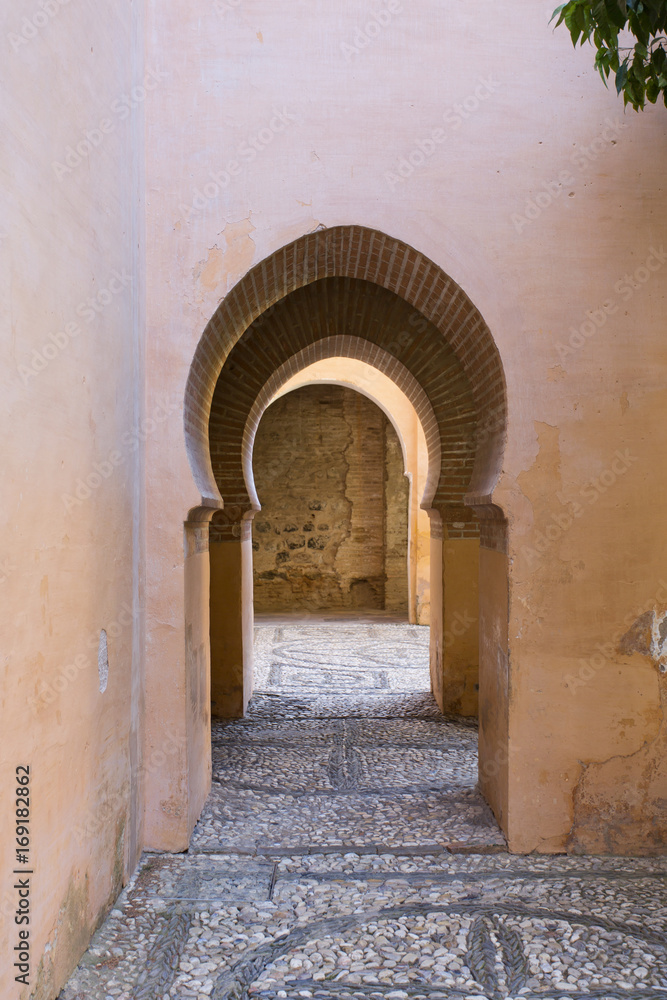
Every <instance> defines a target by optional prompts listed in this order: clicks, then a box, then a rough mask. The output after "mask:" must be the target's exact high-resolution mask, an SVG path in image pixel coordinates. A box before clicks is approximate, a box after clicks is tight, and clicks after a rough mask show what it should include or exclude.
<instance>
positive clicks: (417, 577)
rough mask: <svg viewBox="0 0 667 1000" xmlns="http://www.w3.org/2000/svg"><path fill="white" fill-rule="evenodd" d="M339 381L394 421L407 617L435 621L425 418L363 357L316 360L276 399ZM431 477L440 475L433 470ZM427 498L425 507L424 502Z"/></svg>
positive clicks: (434, 458) (436, 458)
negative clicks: (404, 523)
mask: <svg viewBox="0 0 667 1000" xmlns="http://www.w3.org/2000/svg"><path fill="white" fill-rule="evenodd" d="M314 384H316V385H340V386H348V387H350V388H353V389H354V390H356V391H357V392H358V393H363V394H364V395H366V396H368V398H369V399H371V400H373V402H374V403H376V404H377V406H379V407H380V409H381V410H382V411H383V412H384V413H385V415H386V417H387V418H388V420H389V421H390V422H391V424H392V426H393V427H394V430H395V431H396V435H397V437H398V441H399V443H400V447H401V451H402V455H403V468H404V472H405V476H406V478H407V480H408V483H409V510H408V620H409V622H410V623H411V624H416V625H429V624H430V620H431V618H430V611H431V603H430V587H431V569H430V561H431V551H430V548H431V547H430V535H431V530H430V518H429V515H428V503H429V496H428V493H427V490H428V485H429V450H428V446H427V443H426V435H425V434H424V428H423V426H422V422H421V420H420V419H419V414H418V413H417V411H416V409H415V407H414V406H413V404H412V403H411V401H410V399H409V398H408V396H407V395H406V394H405V393H404V392H403V391H402V390H401V389H400V388H399V386H398V385H397V384H396V383H395V382H394V381H393V380H392V379H391V378H389V376H388V375H386V374H385V373H384V372H382V371H380V369H379V368H376V367H374V366H373V365H370V364H368V363H366V362H365V361H361V360H359V359H358V358H349V357H345V358H341V357H337V358H327V359H323V360H321V361H314V362H312V364H310V365H308V366H307V367H306V368H304V369H302V370H301V371H300V372H298V373H297V374H296V375H293V376H292V377H291V378H290V379H288V381H287V382H286V383H285V384H284V385H283V386H282V387H281V388H280V389H279V390H278V391H277V392H276V393H275V395H274V397H273V398H274V400H276V399H279V398H280V397H281V396H282V395H284V394H285V393H287V392H291V391H292V390H293V389H296V388H299V387H300V386H304V385H314ZM434 444H435V449H436V450H435V453H432V455H431V458H430V461H431V465H433V464H435V465H437V463H439V461H440V451H439V442H434ZM431 477H432V479H434V478H435V474H434V473H433V472H432V473H431ZM424 500H426V506H423V502H424Z"/></svg>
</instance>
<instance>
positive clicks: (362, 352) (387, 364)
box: [242, 337, 442, 511]
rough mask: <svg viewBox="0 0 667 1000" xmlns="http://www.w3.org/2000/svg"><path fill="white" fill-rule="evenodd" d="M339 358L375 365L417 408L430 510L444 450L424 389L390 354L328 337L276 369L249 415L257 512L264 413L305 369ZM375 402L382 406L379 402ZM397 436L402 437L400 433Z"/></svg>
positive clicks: (247, 437) (425, 502) (247, 462)
mask: <svg viewBox="0 0 667 1000" xmlns="http://www.w3.org/2000/svg"><path fill="white" fill-rule="evenodd" d="M336 357H338V358H354V359H355V360H357V361H364V362H366V364H369V365H372V367H373V368H377V369H378V371H381V372H383V374H385V375H387V376H388V377H389V378H390V379H391V380H392V381H393V382H394V383H395V384H396V385H397V386H398V388H399V389H401V391H402V392H404V393H405V395H406V396H407V398H408V399H409V400H410V402H411V403H412V405H413V406H414V408H415V410H416V413H417V416H418V417H419V420H420V423H421V425H422V428H423V431H424V436H425V438H426V448H427V451H428V476H427V479H426V485H425V487H424V495H423V497H422V498H421V506H422V508H424V509H425V510H428V509H429V508H430V506H431V503H432V501H433V497H434V496H435V491H436V488H437V485H438V479H439V478H440V462H441V450H442V449H441V445H440V432H439V430H438V422H437V420H436V417H435V413H434V412H433V407H432V406H431V404H430V402H429V399H428V396H427V395H426V393H425V392H424V390H423V389H422V387H421V386H420V385H419V383H418V382H417V380H416V379H415V378H414V376H413V375H412V374H411V373H410V372H409V371H408V370H407V368H406V367H405V366H404V365H402V364H401V363H400V362H399V361H397V360H396V358H394V357H392V355H391V354H389V353H388V352H387V351H384V350H382V349H381V348H379V347H376V346H375V345H374V344H371V343H369V341H367V340H362V339H361V338H360V337H327V338H326V339H324V340H318V341H316V342H315V343H314V344H310V345H309V346H308V347H306V348H304V350H302V351H299V352H298V354H294V355H292V357H291V358H289V359H288V360H287V361H286V362H285V363H284V364H282V365H281V366H280V367H279V368H278V369H276V371H275V372H274V374H273V375H272V376H271V378H270V379H269V380H268V381H267V382H265V383H264V385H263V386H262V389H261V391H260V393H259V395H258V396H257V399H256V400H255V402H254V403H253V406H252V409H251V410H250V414H249V415H248V419H247V421H246V425H245V429H244V432H243V444H242V453H243V473H244V478H245V484H246V489H247V491H248V497H249V500H250V503H251V505H252V508H253V510H255V511H257V510H260V502H259V498H258V496H257V490H256V488H255V477H254V473H253V468H252V456H253V447H254V444H255V436H256V434H257V428H258V427H259V422H260V420H261V419H262V415H263V413H264V411H265V410H266V408H267V406H268V405H269V403H270V402H271V400H272V398H273V396H274V395H275V393H276V392H278V390H279V389H281V388H282V386H283V385H284V384H285V383H286V382H288V381H289V379H290V378H292V376H293V375H296V374H297V373H298V372H301V371H303V370H304V368H308V366H309V365H312V364H313V363H314V362H316V361H322V360H324V359H325V358H336ZM375 402H376V403H377V404H378V405H381V404H380V403H378V401H377V400H375ZM387 416H388V417H389V419H390V420H392V422H393V418H392V416H391V414H390V413H387ZM397 433H399V432H398V430H397ZM399 438H400V433H399ZM403 447H404V446H403Z"/></svg>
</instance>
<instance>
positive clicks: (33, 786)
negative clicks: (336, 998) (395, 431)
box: [0, 3, 182, 1000]
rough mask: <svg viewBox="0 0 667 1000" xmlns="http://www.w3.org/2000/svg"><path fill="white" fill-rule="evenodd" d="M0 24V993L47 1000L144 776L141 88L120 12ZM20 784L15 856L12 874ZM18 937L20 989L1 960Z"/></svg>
mask: <svg viewBox="0 0 667 1000" xmlns="http://www.w3.org/2000/svg"><path fill="white" fill-rule="evenodd" d="M0 25H1V28H0V44H2V46H3V53H2V56H1V57H0V93H1V98H0V104H1V107H2V112H1V113H2V135H3V139H2V144H1V148H0V177H1V178H2V181H1V187H2V206H3V207H2V215H1V216H0V283H1V286H2V287H1V289H0V302H1V303H2V306H1V309H2V337H1V338H0V351H1V352H2V358H1V361H0V379H1V381H2V390H1V391H0V401H1V402H0V406H1V407H2V412H3V417H4V419H3V434H2V477H1V484H2V485H1V494H2V495H1V498H0V512H1V513H0V517H1V518H2V543H1V544H2V549H1V551H0V563H1V564H2V572H1V573H0V587H1V589H0V596H1V600H0V633H1V634H2V657H1V671H2V679H1V688H2V702H1V705H2V709H1V719H0V733H1V734H2V736H1V744H2V751H1V753H2V757H1V762H2V763H1V768H0V777H1V782H2V789H3V791H2V816H3V818H2V837H1V852H0V853H1V854H2V857H3V859H4V863H3V866H2V873H1V875H0V879H1V880H2V881H1V884H2V890H1V892H0V901H1V907H0V954H2V956H3V961H2V963H0V996H2V997H3V998H5V997H6V998H8V1000H14V998H18V997H20V998H22V1000H26V998H27V997H28V996H30V997H33V998H36V1000H45V998H46V1000H51V998H53V997H54V996H55V995H56V994H57V993H58V991H59V989H60V987H61V985H62V983H63V981H64V979H65V978H66V977H67V976H68V974H69V973H70V971H71V970H72V968H73V966H74V965H75V964H76V962H77V961H78V959H79V957H80V954H81V952H82V950H83V949H84V948H85V946H86V944H87V942H88V938H89V936H90V934H91V933H92V931H93V929H94V928H95V926H96V924H97V923H98V921H99V920H100V919H101V917H102V916H103V914H104V913H105V912H106V909H107V908H108V907H109V906H110V905H111V904H112V902H113V900H114V898H115V897H116V895H117V894H118V891H119V890H120V888H121V886H122V883H123V880H124V879H125V878H126V877H127V876H128V873H129V872H131V871H132V869H133V868H134V865H135V863H136V860H137V857H138V853H139V852H140V850H141V846H142V841H143V834H142V822H141V816H142V812H141V785H142V780H143V778H142V774H143V772H144V771H150V769H151V768H152V767H153V766H154V762H152V761H151V760H150V759H144V760H143V761H142V758H141V751H140V739H141V711H142V701H143V698H142V684H143V677H142V657H143V647H144V636H143V625H142V620H143V610H144V594H143V574H144V558H143V551H144V543H143V513H142V511H143V502H142V453H143V439H144V437H145V432H146V427H145V425H144V423H143V420H144V415H143V408H142V400H143V391H142V381H143V360H142V354H143V348H142V340H141V333H142V328H143V316H142V313H141V308H142V307H141V278H140V275H141V274H142V273H143V272H142V269H140V268H139V266H138V260H139V256H140V254H141V253H142V241H143V226H142V211H141V193H140V191H141V187H142V184H143V180H142V175H141V170H142V166H141V164H142V159H143V135H142V133H143V127H142V109H143V106H144V98H145V94H146V92H147V88H148V87H151V86H154V85H157V83H156V81H155V79H154V78H149V79H148V81H146V87H144V73H145V69H144V67H143V51H142V49H143V43H142V38H141V35H142V24H141V16H140V11H139V9H138V8H137V7H136V5H134V4H133V5H130V4H92V3H83V4H74V3H72V4H71V5H66V4H58V3H55V4H44V5H37V4H35V5H28V4H21V5H10V4H5V5H4V7H3V11H2V14H1V15H0ZM158 82H159V81H158ZM133 88H141V89H137V90H134V91H133ZM165 391H166V392H167V393H168V388H167V387H165ZM154 405H155V402H154ZM174 422H175V423H176V424H178V419H177V418H176V420H175V421H174ZM179 530H181V531H182V526H180V527H179ZM102 630H105V632H106V634H107V652H108V676H106V677H105V672H106V665H105V662H104V661H105V657H104V651H103V650H102V655H101V657H100V660H101V667H102V669H101V671H98V646H99V642H100V633H101V631H102ZM105 685H106V687H105ZM102 688H105V690H101V689H102ZM164 740H165V746H164V751H165V753H166V754H168V755H170V754H173V753H174V752H175V750H176V747H175V746H173V745H172V744H171V743H168V742H167V740H168V729H165V731H164ZM20 765H25V766H29V768H30V779H31V780H30V786H29V787H30V791H31V795H30V796H29V801H30V806H29V809H30V819H29V828H30V840H31V843H30V850H29V852H28V857H29V864H28V865H23V864H19V865H18V866H15V865H14V864H13V862H14V861H15V859H16V846H17V845H16V840H15V819H14V814H15V811H16V809H15V805H14V802H15V800H14V792H13V790H14V788H15V787H16V781H15V772H16V768H17V767H18V766H20ZM142 769H143V770H142ZM14 867H18V868H19V869H24V868H28V869H30V870H32V871H33V874H31V875H29V876H26V877H27V878H29V879H30V897H29V901H30V911H29V919H30V923H29V924H20V925H18V924H16V922H15V914H16V911H17V908H18V905H19V890H18V889H17V888H16V885H17V879H20V878H22V876H20V875H12V869H13V868H14ZM26 898H27V897H26ZM21 929H28V930H29V933H30V937H29V939H28V943H29V950H30V954H31V956H32V957H31V961H30V972H29V975H28V983H29V985H25V984H24V983H22V982H17V981H16V980H15V976H16V975H21V974H22V970H19V969H17V968H14V969H12V964H11V963H12V960H11V959H9V956H11V955H13V954H14V951H13V949H14V947H15V946H16V945H18V943H19V937H18V934H19V931H20V930H21Z"/></svg>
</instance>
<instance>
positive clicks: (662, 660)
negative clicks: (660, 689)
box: [618, 610, 667, 674]
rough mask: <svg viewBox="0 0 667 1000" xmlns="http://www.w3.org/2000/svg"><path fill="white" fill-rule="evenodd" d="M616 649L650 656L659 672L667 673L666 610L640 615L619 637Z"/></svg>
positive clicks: (625, 653) (620, 651) (627, 653)
mask: <svg viewBox="0 0 667 1000" xmlns="http://www.w3.org/2000/svg"><path fill="white" fill-rule="evenodd" d="M618 651H619V653H622V654H623V655H625V656H631V655H632V654H633V653H639V654H640V655H641V656H650V657H651V659H652V660H653V662H654V664H655V665H656V666H657V668H658V670H659V671H660V673H661V674H664V673H667V611H655V610H654V611H645V612H644V614H643V615H640V616H639V618H637V619H636V620H635V621H634V622H633V623H632V625H631V626H630V628H629V629H628V631H627V632H626V633H625V634H624V635H623V636H622V637H621V639H620V641H619V644H618Z"/></svg>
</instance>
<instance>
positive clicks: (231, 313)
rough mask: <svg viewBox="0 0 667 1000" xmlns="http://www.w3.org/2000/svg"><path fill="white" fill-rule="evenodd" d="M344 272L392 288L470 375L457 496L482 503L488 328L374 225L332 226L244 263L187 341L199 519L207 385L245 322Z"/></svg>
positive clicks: (488, 428)
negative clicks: (476, 435)
mask: <svg viewBox="0 0 667 1000" xmlns="http://www.w3.org/2000/svg"><path fill="white" fill-rule="evenodd" d="M333 276H341V277H353V278H361V279H363V280H366V281H370V282H373V283H375V284H378V285H381V286H382V287H384V288H387V289H389V290H390V291H393V292H394V293H395V294H397V295H399V296H401V297H402V298H403V299H404V300H405V301H406V302H408V303H409V304H410V305H412V306H414V308H415V309H416V310H418V312H419V313H421V314H422V315H423V316H424V317H425V318H426V319H427V320H429V321H430V322H431V323H433V324H434V326H436V327H437V329H438V330H439V331H440V332H441V333H442V334H443V336H444V337H445V339H446V340H447V342H448V343H449V344H450V346H451V347H452V349H453V350H454V353H455V354H456V356H457V357H458V359H459V361H460V362H461V364H462V366H463V369H464V371H465V372H466V374H467V375H468V377H469V379H470V383H471V386H472V392H473V396H474V399H475V404H476V407H477V411H478V414H479V417H480V424H481V435H480V439H479V445H478V449H477V454H476V460H475V470H474V474H473V478H472V481H471V483H470V489H469V493H468V497H467V501H466V502H468V503H469V504H470V505H471V506H478V505H481V506H489V505H491V504H492V496H491V494H492V490H493V488H494V486H495V484H496V482H497V479H498V476H499V474H500V469H501V464H502V455H503V449H504V442H505V429H506V388H505V379H504V374H503V370H502V363H501V360H500V355H499V353H498V350H497V347H496V345H495V342H494V340H493V337H492V335H491V332H490V330H489V329H488V327H487V325H486V323H485V322H484V319H483V317H482V316H481V313H480V312H479V310H477V308H476V307H475V306H474V305H473V303H472V302H471V301H470V299H469V298H468V297H467V295H466V294H465V292H464V291H463V290H462V289H461V288H460V286H459V285H457V283H456V282H455V281H454V280H453V279H452V278H450V277H449V276H448V275H447V274H445V272H444V271H442V269H441V268H440V267H438V265H436V264H434V263H433V261H431V260H430V259H429V258H427V257H425V256H424V255H423V254H421V253H419V251H417V250H415V249H414V248H413V247H410V246H408V245H407V244H405V243H403V242H402V241H401V240H398V239H395V238H393V237H391V236H388V235H386V234H384V233H380V232H378V231H377V230H372V229H366V228H364V227H361V226H337V227H334V228H332V229H327V230H322V231H319V232H316V233H311V234H308V235H306V236H303V237H300V238H299V239H297V240H295V241H294V242H292V243H290V244H288V245H287V246H285V247H283V248H281V249H280V250H278V251H276V252H275V253H273V254H272V255H271V256H270V257H268V258H266V259H265V260H264V261H261V262H260V263H259V264H257V265H256V266H255V267H253V268H252V269H251V270H250V271H249V272H248V274H247V275H245V277H244V278H242V279H241V281H239V282H238V283H237V285H235V286H234V288H233V289H232V290H231V291H230V293H229V294H228V295H227V296H226V297H225V299H224V300H223V301H222V302H221V303H220V305H219V306H218V308H217V309H216V311H215V313H214V315H213V317H212V318H211V320H210V322H209V323H208V325H207V327H206V329H205V331H204V333H203V335H202V337H201V339H200V341H199V344H198V345H197V349H196V351H195V355H194V358H193V362H192V365H191V368H190V373H189V375H188V380H187V384H186V392H185V407H184V424H185V428H184V429H185V437H186V448H187V453H188V459H189V461H190V466H191V469H192V473H193V477H194V480H195V483H196V485H197V487H198V489H199V491H200V493H201V497H202V506H201V507H200V508H197V509H196V510H195V511H192V512H191V516H192V517H193V518H195V519H196V518H197V517H201V518H202V519H208V517H209V516H210V513H211V511H212V510H215V509H220V508H221V507H222V499H221V497H220V493H219V490H218V488H217V485H216V482H215V477H214V475H213V469H212V464H211V456H210V451H209V446H208V420H209V415H210V410H211V402H212V399H213V392H214V390H215V385H216V382H217V379H218V376H219V374H220V372H221V370H222V367H223V365H224V362H225V360H226V358H227V356H228V355H229V353H230V351H231V350H232V348H233V347H234V345H235V344H236V343H237V342H238V340H239V339H240V337H241V336H242V335H243V333H244V332H245V330H246V329H247V328H248V327H249V326H250V324H251V323H252V322H253V321H254V320H255V319H257V318H258V317H259V316H260V315H261V314H262V313H265V312H266V311H267V310H270V309H271V308H272V307H273V306H274V305H275V304H276V303H277V302H278V301H280V300H281V299H282V298H284V297H285V296H286V295H288V294H289V293H290V292H291V291H294V290H295V289H297V288H300V287H303V286H304V285H307V284H310V283H311V282H313V281H317V280H319V279H320V278H325V277H333Z"/></svg>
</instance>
